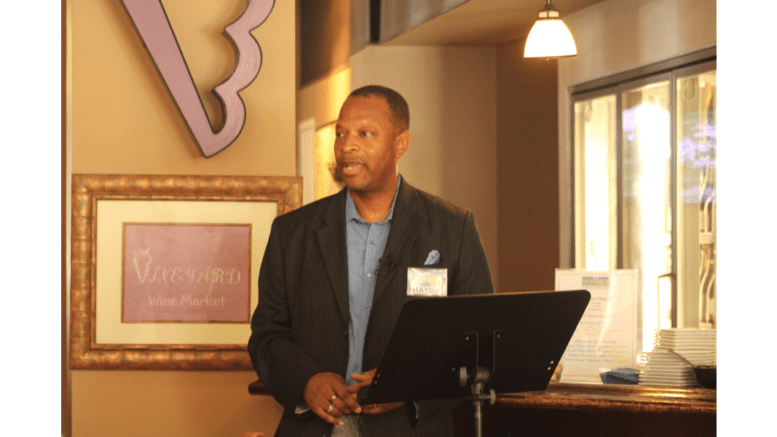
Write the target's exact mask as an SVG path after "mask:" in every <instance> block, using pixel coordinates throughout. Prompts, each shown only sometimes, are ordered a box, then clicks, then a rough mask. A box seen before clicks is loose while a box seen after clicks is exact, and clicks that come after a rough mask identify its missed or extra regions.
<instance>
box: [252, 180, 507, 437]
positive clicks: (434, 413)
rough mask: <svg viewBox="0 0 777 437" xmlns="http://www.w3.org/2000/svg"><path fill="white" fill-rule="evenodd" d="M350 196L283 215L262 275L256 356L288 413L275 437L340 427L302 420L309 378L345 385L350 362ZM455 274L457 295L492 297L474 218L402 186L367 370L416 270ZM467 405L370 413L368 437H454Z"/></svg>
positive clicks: (429, 404)
mask: <svg viewBox="0 0 777 437" xmlns="http://www.w3.org/2000/svg"><path fill="white" fill-rule="evenodd" d="M345 201H346V192H345V190H342V191H340V192H339V193H337V194H335V195H333V196H329V197H326V198H324V199H321V200H318V201H316V202H313V203H311V204H309V205H306V206H304V207H302V208H300V209H297V210H295V211H292V212H289V213H287V214H284V215H282V216H280V217H277V218H276V219H275V220H274V222H273V225H272V230H271V232H270V238H269V241H268V243H267V249H266V251H265V254H264V259H263V260H262V266H261V270H260V272H259V304H258V306H257V308H256V311H255V312H254V315H253V318H252V320H251V331H252V333H251V338H250V340H249V342H248V351H249V353H250V355H251V360H252V362H253V364H254V368H255V369H256V372H257V374H258V375H259V378H260V379H261V382H262V384H263V385H264V386H265V388H267V389H268V390H269V392H270V393H271V394H272V395H273V396H274V397H275V399H276V400H277V401H278V402H280V404H281V405H282V406H283V407H284V413H283V417H282V418H281V422H280V424H279V426H278V430H277V432H276V436H322V435H327V434H329V433H330V432H331V429H332V425H329V424H327V423H326V422H324V421H322V420H320V419H319V418H318V417H317V416H315V414H314V413H312V412H308V413H306V414H304V415H297V414H295V413H294V410H295V407H296V406H297V404H298V403H300V402H302V392H303V391H304V389H305V385H306V384H307V382H308V380H309V379H310V378H311V377H312V376H313V375H314V374H316V373H319V372H325V371H327V372H334V373H337V374H340V375H342V376H343V377H345V372H346V366H347V362H348V326H349V323H348V322H349V312H348V267H347V256H346V249H345V247H346V231H345ZM434 249H436V250H438V251H439V253H440V261H439V263H438V264H436V265H435V267H438V268H443V267H445V268H447V269H448V283H449V285H448V295H461V294H484V293H493V284H492V282H491V273H490V270H489V267H488V261H487V260H486V254H485V251H484V250H483V246H482V244H481V242H480V235H479V234H478V231H477V228H476V226H475V219H474V216H473V215H472V213H471V212H470V211H469V210H466V209H462V208H459V207H457V206H455V205H453V204H451V203H449V202H446V201H444V200H442V199H439V198H437V197H435V196H432V195H430V194H428V193H425V192H423V191H420V190H417V189H415V188H413V187H412V186H410V185H409V184H408V183H407V182H405V181H403V182H402V183H401V184H400V190H399V195H398V197H397V202H396V205H395V207H394V215H393V218H392V222H391V230H390V232H389V236H388V240H387V242H386V249H385V251H384V254H383V257H384V258H390V259H391V260H392V262H393V263H394V266H393V267H392V266H391V265H390V264H389V263H387V262H382V263H381V266H380V270H379V271H378V279H377V283H376V286H375V294H374V297H373V305H372V311H371V313H370V319H369V323H368V327H367V333H366V339H365V343H364V355H363V369H364V370H369V369H372V368H375V367H377V366H378V364H379V362H380V359H381V357H382V355H383V351H384V349H385V348H386V345H387V343H388V340H389V338H390V336H391V332H392V330H393V329H394V324H395V323H396V321H397V318H398V316H399V312H400V310H401V309H402V305H403V304H404V303H405V302H407V301H408V300H409V299H411V297H408V296H407V292H406V288H407V268H408V267H420V266H423V264H424V261H425V260H426V257H427V255H428V254H429V252H430V251H431V250H434ZM460 401H461V400H459V401H458V402H457V401H454V402H451V401H450V400H447V401H442V400H441V401H420V402H418V404H419V411H418V413H419V415H420V417H419V418H418V420H417V421H415V420H412V416H411V414H409V413H410V412H411V411H414V407H412V403H410V404H406V405H405V407H402V408H397V409H394V410H392V411H389V412H386V413H384V414H381V415H377V416H369V415H362V427H363V434H364V436H366V437H373V436H391V437H395V436H436V435H440V436H442V435H445V436H450V435H453V421H452V411H451V410H452V407H453V406H455V405H456V404H457V403H459V402H460Z"/></svg>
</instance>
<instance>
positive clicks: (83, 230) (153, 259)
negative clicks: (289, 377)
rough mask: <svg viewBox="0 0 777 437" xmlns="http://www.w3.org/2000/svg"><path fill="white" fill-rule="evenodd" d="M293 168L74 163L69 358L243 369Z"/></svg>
mask: <svg viewBox="0 0 777 437" xmlns="http://www.w3.org/2000/svg"><path fill="white" fill-rule="evenodd" d="M301 204H302V180H301V178H297V177H240V176H127V175H73V212H72V259H71V272H72V273H71V289H70V296H71V302H70V364H71V367H72V368H73V369H125V370H126V369H155V370H250V369H252V366H251V362H250V359H249V357H248V353H247V352H246V343H247V341H248V337H249V335H250V332H251V330H250V317H251V312H252V310H253V308H255V307H256V304H257V302H258V287H257V279H258V274H259V266H260V264H261V257H262V255H263V254H264V248H265V245H266V243H267V238H268V236H269V231H270V226H271V225H272V221H273V219H274V218H275V217H277V216H278V215H280V214H283V213H285V212H288V211H291V210H292V209H295V208H298V207H299V206H301Z"/></svg>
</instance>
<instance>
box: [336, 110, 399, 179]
mask: <svg viewBox="0 0 777 437" xmlns="http://www.w3.org/2000/svg"><path fill="white" fill-rule="evenodd" d="M335 132H336V139H335V160H336V163H337V166H336V167H335V179H336V180H338V181H339V182H342V183H343V185H345V186H346V187H348V189H350V190H352V191H355V192H360V193H372V192H378V191H383V190H394V189H395V188H396V180H397V173H396V169H397V162H398V160H399V158H400V157H401V156H402V154H404V153H405V150H407V146H408V143H409V141H410V133H409V132H407V131H399V129H398V128H396V127H395V126H394V123H393V120H392V118H391V110H390V109H389V106H388V103H386V101H385V100H384V99H382V98H380V97H359V96H354V97H349V98H348V99H347V100H346V101H345V103H344V104H343V107H342V108H341V109H340V118H338V120H337V126H336V127H335Z"/></svg>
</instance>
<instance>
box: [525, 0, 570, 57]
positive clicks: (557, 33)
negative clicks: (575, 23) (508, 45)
mask: <svg viewBox="0 0 777 437" xmlns="http://www.w3.org/2000/svg"><path fill="white" fill-rule="evenodd" d="M575 55H577V46H575V39H574V38H572V34H571V33H570V32H569V28H567V25H566V24H564V22H563V21H561V18H559V12H558V9H556V8H554V7H553V5H552V4H550V0H547V3H545V8H544V9H542V10H541V11H540V13H539V19H538V20H537V22H536V23H534V26H532V28H531V31H530V32H529V37H528V38H527V39H526V47H525V48H524V50H523V57H524V58H561V57H566V56H575Z"/></svg>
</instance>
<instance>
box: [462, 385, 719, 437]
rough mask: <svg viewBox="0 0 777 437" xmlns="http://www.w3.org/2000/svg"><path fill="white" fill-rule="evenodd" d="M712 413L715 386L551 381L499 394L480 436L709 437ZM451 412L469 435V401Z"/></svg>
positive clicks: (713, 419) (486, 409)
mask: <svg viewBox="0 0 777 437" xmlns="http://www.w3.org/2000/svg"><path fill="white" fill-rule="evenodd" d="M716 412H717V392H716V391H715V390H709V389H701V388H698V389H686V388H682V389H677V388H669V387H647V386H634V385H588V384H558V383H550V384H549V385H548V388H547V389H546V390H545V391H542V392H528V393H517V394H507V395H500V396H497V401H496V404H495V405H493V406H487V407H484V408H483V423H484V424H483V435H484V436H500V437H501V436H504V437H507V436H511V437H515V436H629V437H633V436H646V437H648V436H651V437H652V436H673V437H674V436H707V437H713V436H715V433H716ZM455 413H456V414H455V420H456V436H462V437H464V436H471V435H473V433H472V417H471V416H472V406H471V405H470V404H469V402H467V403H465V404H463V405H461V406H459V407H457V408H456V411H455Z"/></svg>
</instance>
